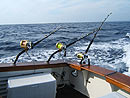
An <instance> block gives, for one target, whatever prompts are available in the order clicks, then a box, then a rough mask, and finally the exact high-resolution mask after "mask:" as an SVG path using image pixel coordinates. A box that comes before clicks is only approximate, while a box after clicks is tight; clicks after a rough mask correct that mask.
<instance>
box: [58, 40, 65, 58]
mask: <svg viewBox="0 0 130 98" xmlns="http://www.w3.org/2000/svg"><path fill="white" fill-rule="evenodd" d="M56 48H58V49H59V50H61V51H62V50H64V57H66V45H65V43H60V42H57V43H56Z"/></svg>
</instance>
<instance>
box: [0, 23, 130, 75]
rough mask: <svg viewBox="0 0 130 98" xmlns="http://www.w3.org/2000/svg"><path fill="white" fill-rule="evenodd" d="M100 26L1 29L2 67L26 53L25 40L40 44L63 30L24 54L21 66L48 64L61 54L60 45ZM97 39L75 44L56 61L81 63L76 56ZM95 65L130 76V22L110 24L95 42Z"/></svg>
mask: <svg viewBox="0 0 130 98" xmlns="http://www.w3.org/2000/svg"><path fill="white" fill-rule="evenodd" d="M100 24H101V23H100V22H83V23H48V24H47V23H46V24H13V25H0V63H12V62H13V61H14V59H15V57H16V55H17V54H18V53H19V52H20V51H22V50H23V49H22V48H21V47H20V41H21V40H29V41H31V42H36V41H38V40H40V39H42V38H43V37H44V36H45V35H47V34H49V33H50V32H51V31H53V30H54V29H55V28H56V27H59V26H62V27H63V28H62V29H60V30H59V31H58V32H55V33H54V34H53V35H51V36H50V37H49V38H47V39H45V40H44V41H42V42H41V43H39V44H38V45H36V46H35V47H34V49H32V50H29V51H28V54H29V56H30V57H31V58H30V57H29V56H28V55H27V54H26V53H24V54H22V55H21V56H20V58H19V59H18V62H31V61H47V59H48V58H49V56H50V55H51V54H52V53H53V52H54V51H56V50H57V48H56V46H55V45H56V43H57V42H63V43H65V44H69V43H71V42H73V41H74V40H77V39H78V38H80V37H81V36H84V35H85V34H87V33H89V32H92V31H93V30H94V29H96V28H98V27H99V26H100ZM92 38H93V35H90V36H88V37H86V38H84V39H82V40H81V41H79V42H77V43H75V44H74V45H72V46H70V47H69V48H68V49H67V56H66V57H63V53H62V52H61V53H58V54H56V55H55V56H54V57H53V58H52V60H56V59H68V60H78V61H79V59H78V58H77V57H76V54H77V53H79V52H84V51H85V50H86V48H87V46H88V44H89V43H90V41H91V39H92ZM87 55H88V56H89V58H90V60H91V64H92V65H97V66H101V67H105V68H108V69H111V70H115V71H118V72H121V73H124V74H127V75H130V22H106V23H105V24H104V25H103V27H102V30H100V31H99V32H98V34H97V37H96V38H95V40H94V42H93V44H92V46H91V47H90V50H89V51H88V54H87Z"/></svg>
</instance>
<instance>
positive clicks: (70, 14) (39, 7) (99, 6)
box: [0, 0, 130, 24]
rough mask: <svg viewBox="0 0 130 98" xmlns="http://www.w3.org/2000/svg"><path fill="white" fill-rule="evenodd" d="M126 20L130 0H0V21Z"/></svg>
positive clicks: (15, 22) (12, 22)
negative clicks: (106, 18) (108, 16)
mask: <svg viewBox="0 0 130 98" xmlns="http://www.w3.org/2000/svg"><path fill="white" fill-rule="evenodd" d="M110 12H112V13H113V14H112V15H111V17H110V18H109V21H130V0H0V24H24V23H27V24H28V23H59V22H91V21H92V22H94V21H102V20H103V19H104V17H105V16H106V15H107V14H109V13H110Z"/></svg>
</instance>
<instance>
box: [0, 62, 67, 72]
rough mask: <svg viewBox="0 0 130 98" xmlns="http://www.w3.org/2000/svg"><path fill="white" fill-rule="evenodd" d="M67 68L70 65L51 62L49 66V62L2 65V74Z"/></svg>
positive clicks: (0, 68) (0, 70) (0, 65)
mask: <svg viewBox="0 0 130 98" xmlns="http://www.w3.org/2000/svg"><path fill="white" fill-rule="evenodd" d="M65 66H68V64H67V63H65V62H63V61H51V62H50V63H49V64H48V63H47V62H34V63H32V62H30V63H29V62H28V63H18V64H17V65H15V66H14V65H13V64H0V72H8V71H21V70H35V69H43V68H56V67H65Z"/></svg>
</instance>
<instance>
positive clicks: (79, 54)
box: [77, 13, 112, 65]
mask: <svg viewBox="0 0 130 98" xmlns="http://www.w3.org/2000/svg"><path fill="white" fill-rule="evenodd" d="M111 14H112V13H110V14H108V15H107V17H106V18H105V19H104V21H103V22H102V23H101V25H100V27H99V28H98V29H97V31H96V32H95V34H94V36H93V38H92V40H91V41H90V43H89V45H88V47H87V49H86V50H85V52H84V53H78V54H77V57H78V58H81V61H80V64H82V63H83V60H84V59H85V57H87V58H88V56H86V54H87V53H88V51H89V49H90V46H91V45H92V43H93V42H94V39H95V38H96V35H97V33H98V31H100V30H101V27H102V26H103V24H104V23H105V21H106V20H107V18H108V17H109V16H110V15H111ZM88 65H90V59H89V58H88Z"/></svg>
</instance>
